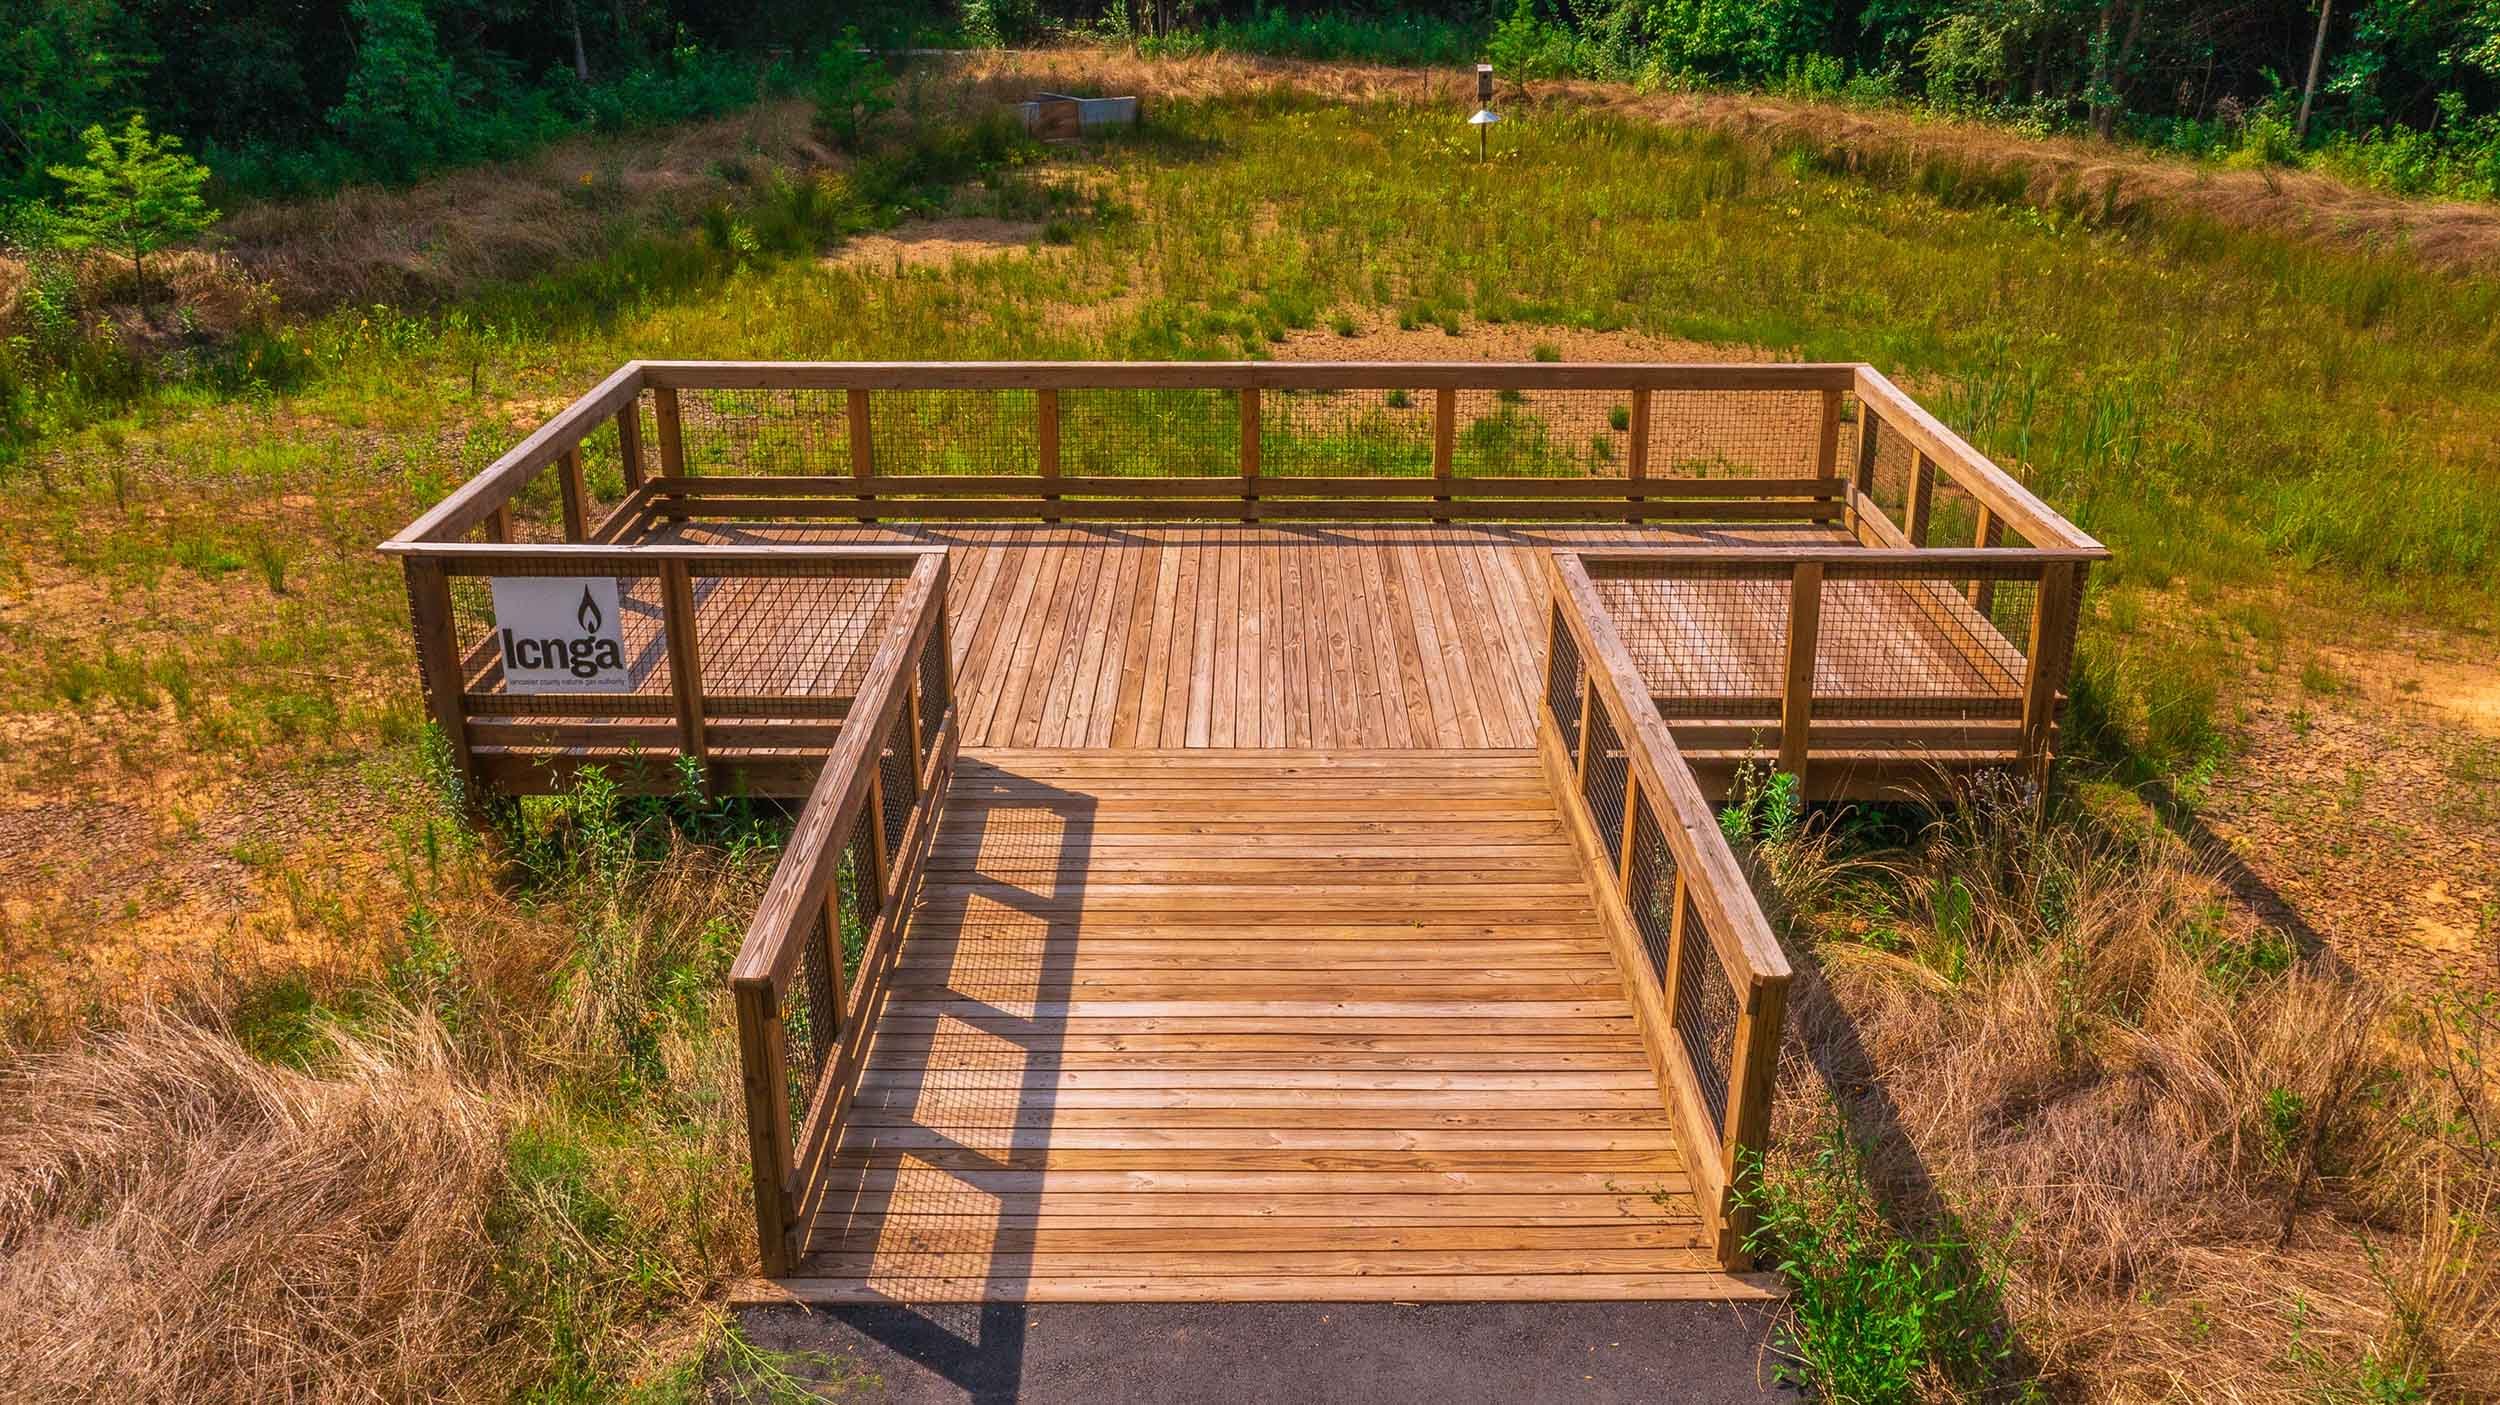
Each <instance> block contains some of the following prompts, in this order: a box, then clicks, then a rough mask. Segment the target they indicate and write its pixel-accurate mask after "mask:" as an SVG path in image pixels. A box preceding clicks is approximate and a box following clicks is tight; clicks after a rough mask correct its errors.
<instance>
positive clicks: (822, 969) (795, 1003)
mask: <svg viewBox="0 0 2500 1405" xmlns="http://www.w3.org/2000/svg"><path fill="white" fill-rule="evenodd" d="M831 935H832V934H830V933H828V932H827V931H826V928H825V918H824V916H823V910H822V909H821V908H820V909H818V915H817V917H816V920H815V921H813V922H811V923H809V924H808V927H807V931H806V933H805V935H804V937H803V938H802V939H801V940H800V943H799V965H798V969H797V971H795V972H794V973H792V976H791V979H790V985H789V988H788V989H787V990H785V991H784V992H783V993H782V997H781V1058H782V1064H783V1069H784V1073H785V1075H786V1076H787V1077H788V1079H789V1098H790V1136H791V1138H792V1141H793V1143H794V1144H795V1142H796V1139H797V1137H798V1133H799V1129H800V1128H802V1127H805V1126H806V1125H807V1114H808V1111H809V1109H810V1108H811V1107H812V1106H813V1105H814V1101H815V1097H816V1087H817V1085H818V1083H820V1082H821V1081H822V1080H823V1078H824V1071H825V1061H826V1060H827V1059H829V1058H831V1057H832V1056H833V1048H834V1044H835V1042H836V1041H837V1040H839V1039H840V1037H841V1033H842V1010H841V1006H840V1002H839V1001H838V1000H837V999H836V998H835V995H834V992H835V990H836V988H837V983H836V980H835V977H834V967H833V963H834V960H835V959H836V958H835V956H834V948H833V943H832V940H831Z"/></svg>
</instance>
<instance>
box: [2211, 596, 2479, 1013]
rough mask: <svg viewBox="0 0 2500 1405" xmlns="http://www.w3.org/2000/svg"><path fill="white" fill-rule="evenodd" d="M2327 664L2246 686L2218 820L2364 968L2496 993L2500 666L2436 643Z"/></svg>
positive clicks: (2222, 832)
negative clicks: (2237, 746) (2238, 746)
mask: <svg viewBox="0 0 2500 1405" xmlns="http://www.w3.org/2000/svg"><path fill="white" fill-rule="evenodd" d="M2464 642H2468V643H2470V641H2464ZM2321 661H2322V662H2323V664H2324V670H2323V672H2318V673H2313V674H2312V676H2311V677H2310V678H2309V679H2306V680H2304V678H2303V677H2300V676H2290V670H2285V671H2283V672H2282V673H2278V674H2276V675H2274V676H2271V677H2264V676H2261V677H2259V678H2256V679H2253V680H2252V681H2251V682H2250V683H2249V684H2248V686H2247V690H2246V692H2245V693H2244V694H2243V695H2242V698H2241V709H2242V720H2241V724H2240V732H2241V741H2242V745H2243V748H2244V749H2243V751H2242V753H2241V754H2240V755H2239V756H2237V757H2236V758H2234V760H2233V762H2232V764H2231V765H2230V766H2229V767H2228V768H2227V769H2226V770H2225V771H2224V772H2223V773H2222V774H2221V775H2220V776H2219V777H2218V778H2217V779H2216V780H2215V782H2214V784H2213V786H2212V788H2211V790H2210V792H2209V793H2208V794H2207V795H2206V796H2205V797H2204V798H2203V805H2202V809H2203V812H2204V813H2205V815H2206V816H2207V819H2208V822H2209V824H2210V825H2211V827H2212V829H2213V830H2214V832H2215V833H2216V834H2217V835H2219V836H2220V837H2221V838H2222V839H2223V840H2224V842H2226V843H2227V844H2228V845H2229V846H2230V848H2231V850H2232V851H2233V853H2234V854H2235V855H2236V856H2237V857H2238V858H2239V860H2240V861H2241V862H2242V863H2244V864H2245V865H2246V866H2247V868H2248V870H2249V871H2250V872H2251V873H2252V874H2254V875H2255V876H2256V877H2257V879H2258V880H2259V881H2260V882H2261V883H2262V884H2263V885H2264V888H2265V889H2268V890H2271V892H2272V894H2273V895H2274V896H2275V897H2276V898H2279V899H2280V901H2281V903H2282V904H2283V907H2284V908H2285V909H2286V910H2287V911H2288V913H2289V914H2291V915H2292V916H2293V918H2294V920H2296V921H2298V922H2299V923H2301V924H2304V925H2305V926H2306V927H2307V928H2308V929H2309V931H2310V933H2311V934H2312V935H2314V937H2315V938H2316V939H2317V940H2318V941H2320V942H2322V943H2323V944H2324V945H2325V946H2327V947H2328V948H2329V949H2330V950H2332V951H2333V952H2334V953H2335V954H2336V955H2337V956H2338V957H2340V958H2342V959H2343V960H2344V961H2345V962H2347V963H2348V964H2350V965H2351V966H2353V967H2354V968H2355V969H2357V970H2360V971H2363V972H2365V973H2367V974H2369V975H2371V976H2373V977H2376V978H2378V979H2381V980H2384V981H2387V982H2389V983H2391V984H2396V985H2402V986H2413V987H2419V986H2423V985H2426V984H2429V983H2432V982H2435V981H2438V980H2440V979H2442V978H2446V979H2452V980H2457V981H2462V982H2466V983H2469V984H2472V985H2476V986H2481V987H2486V988H2488V987H2500V665H2495V664H2494V663H2493V662H2492V660H2491V658H2490V655H2489V652H2488V650H2487V649H2486V650H2484V651H2482V652H2481V653H2479V654H2476V653H2472V652H2468V651H2467V650H2466V649H2464V648H2461V647H2460V641H2455V640H2440V639H2434V638H2429V637H2420V638H2413V639H2410V640H2400V641H2396V642H2395V647H2370V648H2361V647H2354V648H2330V649H2327V650H2325V651H2324V652H2323V656H2322V660H2321ZM2320 683H2324V684H2325V685H2326V686H2325V687H2324V688H2323V689H2322V688H2321V687H2319V686H2317V685H2318V684H2320ZM2243 896H2247V895H2246V894H2243Z"/></svg>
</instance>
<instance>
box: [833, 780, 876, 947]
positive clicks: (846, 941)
mask: <svg viewBox="0 0 2500 1405" xmlns="http://www.w3.org/2000/svg"><path fill="white" fill-rule="evenodd" d="M838 881H839V882H840V883H841V885H842V911H843V914H844V920H843V923H842V969H843V971H844V972H845V973H846V974H849V975H857V974H858V973H859V959H860V956H861V954H862V953H863V952H864V951H865V950H866V949H867V941H868V929H869V928H870V927H871V926H874V925H875V923H876V920H877V915H878V914H879V913H882V912H884V911H885V891H884V887H883V885H884V882H885V872H884V870H883V868H881V867H880V866H879V865H878V863H877V832H876V830H875V829H874V828H872V827H871V826H870V825H869V823H868V816H867V812H866V811H865V810H863V811H862V812H861V813H860V818H859V820H858V822H857V823H854V824H853V825H852V826H851V837H850V840H849V841H848V842H847V843H845V844H844V845H843V846H842V866H841V869H840V871H839V879H838Z"/></svg>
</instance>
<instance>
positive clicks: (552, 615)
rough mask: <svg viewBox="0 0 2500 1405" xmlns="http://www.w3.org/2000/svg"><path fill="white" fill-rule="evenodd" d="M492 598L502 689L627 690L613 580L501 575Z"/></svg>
mask: <svg viewBox="0 0 2500 1405" xmlns="http://www.w3.org/2000/svg"><path fill="white" fill-rule="evenodd" d="M494 594H495V632H496V636H497V638H498V639H500V640H501V641H502V644H503V664H504V686H505V687H506V688H508V689H509V690H511V691H513V692H516V693H534V692H551V691H553V692H624V691H627V690H629V689H631V688H632V687H633V679H632V677H631V676H630V674H629V673H628V671H627V670H626V667H625V641H624V639H623V637H622V636H621V634H620V633H619V631H618V628H617V623H618V622H617V615H618V612H619V608H620V606H619V599H618V597H619V594H620V592H619V591H618V590H617V586H616V580H615V578H614V577H610V576H587V577H585V576H539V577H528V576H520V577H504V576H499V577H497V578H496V579H495V581H494Z"/></svg>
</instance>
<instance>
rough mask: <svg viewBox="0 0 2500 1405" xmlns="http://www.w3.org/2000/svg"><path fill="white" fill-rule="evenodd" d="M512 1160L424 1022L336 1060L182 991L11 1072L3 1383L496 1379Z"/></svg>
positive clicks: (43, 1392) (184, 1391) (1, 1212)
mask: <svg viewBox="0 0 2500 1405" xmlns="http://www.w3.org/2000/svg"><path fill="white" fill-rule="evenodd" d="M501 1160H502V1158H501V1144H500V1132H499V1119H498V1114H497V1113H496V1112H495V1110H494V1109H492V1108H491V1107H490V1106H489V1105H488V1102H487V1099H486V1098H485V1097H484V1096H482V1094H481V1092H480V1091H479V1090H478V1089H477V1088H476V1087H474V1086H473V1085H471V1084H469V1083H467V1082H465V1081H464V1080H463V1079H462V1078H461V1076H460V1075H459V1074H458V1073H457V1072H456V1071H455V1068H454V1064H453V1060H452V1057H451V1055H450V1052H449V1049H448V1046H447V1044H446V1041H445V1039H444V1036H443V1034H442V1031H441V1029H440V1028H439V1027H438V1026H435V1025H433V1024H431V1023H430V1022H428V1021H424V1020H421V1019H418V1020H410V1021H405V1022H401V1023H398V1024H397V1025H395V1032H394V1033H393V1034H391V1035H389V1036H387V1037H379V1038H374V1039H371V1040H359V1039H347V1040H344V1041H343V1042H342V1043H341V1045H340V1049H339V1057H338V1058H337V1060H336V1061H335V1062H334V1064H333V1065H332V1066H331V1067H329V1068H327V1069H326V1070H325V1071H324V1072H323V1073H322V1074H320V1075H314V1074H308V1073H300V1072H295V1071H292V1070H289V1069H284V1068H278V1067H273V1066H271V1065H269V1064H266V1063H263V1062H261V1061H259V1060H257V1059H255V1058H253V1057H252V1056H251V1055H250V1054H249V1053H248V1052H246V1051H245V1050H244V1049H243V1048H242V1047H241V1046H240V1045H239V1044H238V1043H237V1042H236V1041H235V1039H234V1038H233V1036H232V1035H231V1033H230V1032H229V1031H228V1030H226V1029H225V1028H223V1027H221V1026H220V1025H219V1024H217V1023H216V1022H214V1021H208V1020H203V1019H201V1018H199V1017H196V1016H186V1015H182V1014H177V1013H173V1012H170V1011H168V1010H164V1009H153V1010H146V1011H141V1012H138V1013H136V1014H134V1015H133V1016H132V1017H131V1018H130V1019H129V1020H128V1021H127V1022H126V1023H125V1024H123V1025H121V1026H120V1027H119V1028H116V1029H113V1030H110V1031H107V1032H98V1033H92V1034H89V1035H87V1036H85V1037H83V1038H81V1039H79V1040H78V1041H77V1042H75V1043H73V1044H71V1045H69V1046H67V1047H64V1048H60V1049H57V1050H53V1051H50V1052H46V1053H39V1054H35V1055H32V1056H29V1057H26V1058H24V1059H23V1060H21V1061H19V1062H17V1063H15V1064H13V1065H11V1066H9V1067H7V1068H6V1069H0V1396H6V1397H7V1398H9V1399H11V1400H26V1401H64V1402H92V1401H96V1400H99V1399H103V1398H106V1397H107V1396H109V1397H110V1398H112V1399H117V1400H130V1401H167V1402H171V1401H185V1402H193V1401H226V1400H231V1401H259V1400H276V1399H288V1400H308V1401H326V1400H373V1399H416V1398H471V1397H482V1396H484V1395H486V1394H491V1393H493V1391H492V1387H494V1386H495V1385H496V1384H498V1383H499V1382H500V1381H502V1380H503V1379H506V1378H507V1377H508V1373H509V1365H510V1359H509V1358H510V1356H511V1352H510V1350H509V1349H508V1347H506V1346H503V1345H499V1344H498V1342H497V1340H496V1336H497V1330H496V1329H497V1326H498V1323H499V1320H500V1315H499V1314H498V1313H497V1312H496V1311H495V1310H494V1308H493V1305H492V1301H493V1296H492V1284H491V1281H490V1276H491V1270H492V1266H493V1262H494V1257H493V1248H492V1246H491V1244H490V1243H489V1242H488V1239H487V1234H486V1210H487V1207H488V1205H489V1203H490V1201H491V1200H492V1198H493V1195H494V1193H495V1187H496V1185H497V1183H498V1181H499V1178H500V1175H501Z"/></svg>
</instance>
